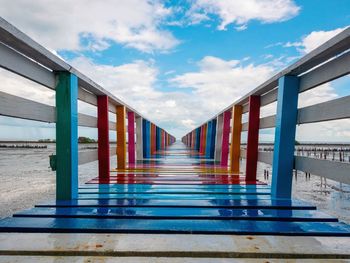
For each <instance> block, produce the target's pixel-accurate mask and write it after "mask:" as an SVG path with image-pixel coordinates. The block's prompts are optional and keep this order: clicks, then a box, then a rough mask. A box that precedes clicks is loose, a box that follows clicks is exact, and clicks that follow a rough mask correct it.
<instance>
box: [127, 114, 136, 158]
mask: <svg viewBox="0 0 350 263" xmlns="http://www.w3.org/2000/svg"><path fill="white" fill-rule="evenodd" d="M128 162H129V164H135V113H134V112H132V111H129V112H128Z"/></svg>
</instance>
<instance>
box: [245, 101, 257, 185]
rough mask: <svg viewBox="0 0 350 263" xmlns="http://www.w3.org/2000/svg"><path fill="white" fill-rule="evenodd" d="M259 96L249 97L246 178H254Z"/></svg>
mask: <svg viewBox="0 0 350 263" xmlns="http://www.w3.org/2000/svg"><path fill="white" fill-rule="evenodd" d="M259 120H260V96H250V97H249V117H248V139H247V161H246V178H247V180H256V169H257V164H258V144H259Z"/></svg>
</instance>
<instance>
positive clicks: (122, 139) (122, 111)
mask: <svg viewBox="0 0 350 263" xmlns="http://www.w3.org/2000/svg"><path fill="white" fill-rule="evenodd" d="M116 112H117V168H118V169H125V168H126V127H125V126H126V123H125V122H126V108H125V106H122V105H120V106H116Z"/></svg>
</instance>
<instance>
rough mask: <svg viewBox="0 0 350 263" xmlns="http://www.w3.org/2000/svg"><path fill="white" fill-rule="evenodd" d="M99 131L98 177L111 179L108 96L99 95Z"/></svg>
mask: <svg viewBox="0 0 350 263" xmlns="http://www.w3.org/2000/svg"><path fill="white" fill-rule="evenodd" d="M97 132H98V178H99V180H100V181H108V180H109V171H110V159H109V158H110V157H109V120H108V96H106V95H103V96H97Z"/></svg>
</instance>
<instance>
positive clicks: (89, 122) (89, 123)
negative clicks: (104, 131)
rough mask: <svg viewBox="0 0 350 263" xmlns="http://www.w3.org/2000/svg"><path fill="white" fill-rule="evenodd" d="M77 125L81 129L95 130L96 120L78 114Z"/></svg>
mask: <svg viewBox="0 0 350 263" xmlns="http://www.w3.org/2000/svg"><path fill="white" fill-rule="evenodd" d="M78 125H79V126H83V127H90V128H97V118H96V117H93V116H90V115H86V114H83V113H79V114H78Z"/></svg>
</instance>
